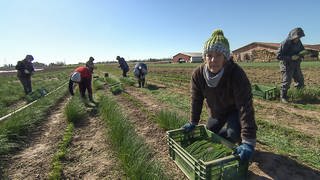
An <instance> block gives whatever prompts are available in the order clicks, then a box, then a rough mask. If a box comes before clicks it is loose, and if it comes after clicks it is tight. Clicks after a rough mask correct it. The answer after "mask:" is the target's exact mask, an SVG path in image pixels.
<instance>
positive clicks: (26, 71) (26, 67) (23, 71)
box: [16, 55, 34, 95]
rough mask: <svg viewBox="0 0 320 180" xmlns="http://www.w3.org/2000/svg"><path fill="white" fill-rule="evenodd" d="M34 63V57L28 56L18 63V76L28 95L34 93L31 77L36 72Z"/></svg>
mask: <svg viewBox="0 0 320 180" xmlns="http://www.w3.org/2000/svg"><path fill="white" fill-rule="evenodd" d="M32 61H33V56H32V55H27V56H26V57H25V58H24V60H22V61H18V63H17V65H16V70H17V72H18V74H17V76H18V78H19V80H20V82H21V84H22V86H23V89H24V92H25V93H26V95H27V94H29V93H31V92H32V86H31V76H32V75H33V72H34V68H33V64H32Z"/></svg>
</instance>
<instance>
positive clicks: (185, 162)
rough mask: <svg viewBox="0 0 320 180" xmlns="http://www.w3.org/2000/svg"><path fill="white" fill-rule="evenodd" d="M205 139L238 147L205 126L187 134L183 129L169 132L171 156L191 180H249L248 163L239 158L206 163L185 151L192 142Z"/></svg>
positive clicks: (231, 147) (230, 156)
mask: <svg viewBox="0 0 320 180" xmlns="http://www.w3.org/2000/svg"><path fill="white" fill-rule="evenodd" d="M203 139H206V140H210V141H212V142H215V143H221V144H223V145H225V146H226V147H228V148H230V149H235V148H236V147H237V146H236V145H234V144H232V143H231V142H229V141H227V140H226V139H224V138H222V137H220V136H218V135H216V134H214V133H213V132H211V131H209V130H207V129H206V127H205V126H204V125H198V126H197V127H196V128H195V130H194V131H192V132H190V133H185V132H184V130H183V129H176V130H171V131H167V142H168V145H169V155H170V157H171V159H172V160H174V161H175V163H176V164H177V165H178V167H179V168H180V169H181V170H182V171H183V173H184V174H185V175H186V176H187V177H188V178H189V179H195V180H198V179H201V180H202V179H203V180H213V179H240V180H241V179H247V174H248V162H240V159H239V157H238V156H235V155H229V156H226V157H223V158H220V159H215V160H212V161H207V162H204V161H203V160H201V159H200V160H199V159H195V158H194V157H193V156H192V155H190V154H189V153H188V152H187V151H186V150H185V147H186V146H188V145H189V144H191V143H192V142H194V141H196V140H203Z"/></svg>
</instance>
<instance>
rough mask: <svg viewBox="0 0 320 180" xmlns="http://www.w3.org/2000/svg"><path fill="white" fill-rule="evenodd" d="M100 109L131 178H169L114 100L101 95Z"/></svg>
mask: <svg viewBox="0 0 320 180" xmlns="http://www.w3.org/2000/svg"><path fill="white" fill-rule="evenodd" d="M99 110H100V115H101V117H102V119H103V120H104V121H105V122H106V126H107V128H108V135H109V138H110V140H111V142H112V144H113V148H114V150H115V151H116V152H118V157H119V159H120V161H121V163H122V166H123V168H124V171H125V172H126V175H127V176H128V177H129V179H169V178H168V177H166V175H165V173H164V170H163V168H162V167H161V165H160V164H159V163H157V162H155V161H154V160H152V157H153V154H152V152H151V149H150V148H149V146H148V145H147V144H146V143H145V142H144V140H143V139H142V138H141V137H139V136H138V135H137V134H136V132H135V130H134V127H133V125H132V124H131V123H129V122H128V120H127V117H125V116H124V115H123V113H122V112H121V109H120V107H119V106H118V105H117V103H116V102H115V101H114V100H112V99H111V98H110V97H107V96H103V97H101V100H100V109H99Z"/></svg>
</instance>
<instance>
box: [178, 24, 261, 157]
mask: <svg viewBox="0 0 320 180" xmlns="http://www.w3.org/2000/svg"><path fill="white" fill-rule="evenodd" d="M203 56H204V59H205V63H204V64H202V65H200V66H199V67H198V68H196V69H195V71H194V72H193V74H192V78H191V117H190V118H191V119H190V122H189V123H187V124H185V125H184V126H183V128H184V129H185V131H186V132H190V131H192V130H193V129H194V128H195V126H196V125H197V124H198V123H199V121H200V114H201V111H202V105H203V102H204V100H206V103H205V104H206V106H207V109H208V114H209V118H208V122H207V128H208V129H209V130H210V131H212V132H214V133H216V134H218V135H220V136H222V137H224V138H226V139H228V140H229V141H231V142H233V143H238V144H240V145H239V146H238V147H237V149H236V151H235V153H236V154H238V155H239V156H240V159H241V160H243V161H247V160H249V159H250V158H251V156H252V154H253V152H254V148H255V144H256V130H257V126H256V122H255V118H254V109H253V105H252V93H251V85H250V82H249V79H248V78H247V76H246V73H245V72H244V71H243V69H242V68H241V67H240V66H239V65H237V64H236V63H234V62H233V60H232V59H231V58H230V49H229V42H228V40H227V39H226V38H225V37H224V35H223V32H222V30H216V31H214V32H213V34H212V36H211V37H210V38H209V39H208V41H206V43H205V45H204V52H203Z"/></svg>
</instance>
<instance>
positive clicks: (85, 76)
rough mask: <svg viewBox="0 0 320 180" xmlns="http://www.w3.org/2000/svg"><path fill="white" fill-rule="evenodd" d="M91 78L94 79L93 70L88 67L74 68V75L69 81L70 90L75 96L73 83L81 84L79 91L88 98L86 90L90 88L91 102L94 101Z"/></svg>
mask: <svg viewBox="0 0 320 180" xmlns="http://www.w3.org/2000/svg"><path fill="white" fill-rule="evenodd" d="M91 79H92V72H91V71H90V69H89V68H88V67H85V66H80V67H78V68H76V69H75V70H74V72H73V73H72V75H71V76H70V81H69V92H70V94H71V95H72V96H73V95H74V92H73V83H78V84H79V91H80V95H81V97H82V98H86V95H85V93H86V90H88V96H89V100H90V101H91V102H94V100H93V97H92V85H91Z"/></svg>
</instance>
